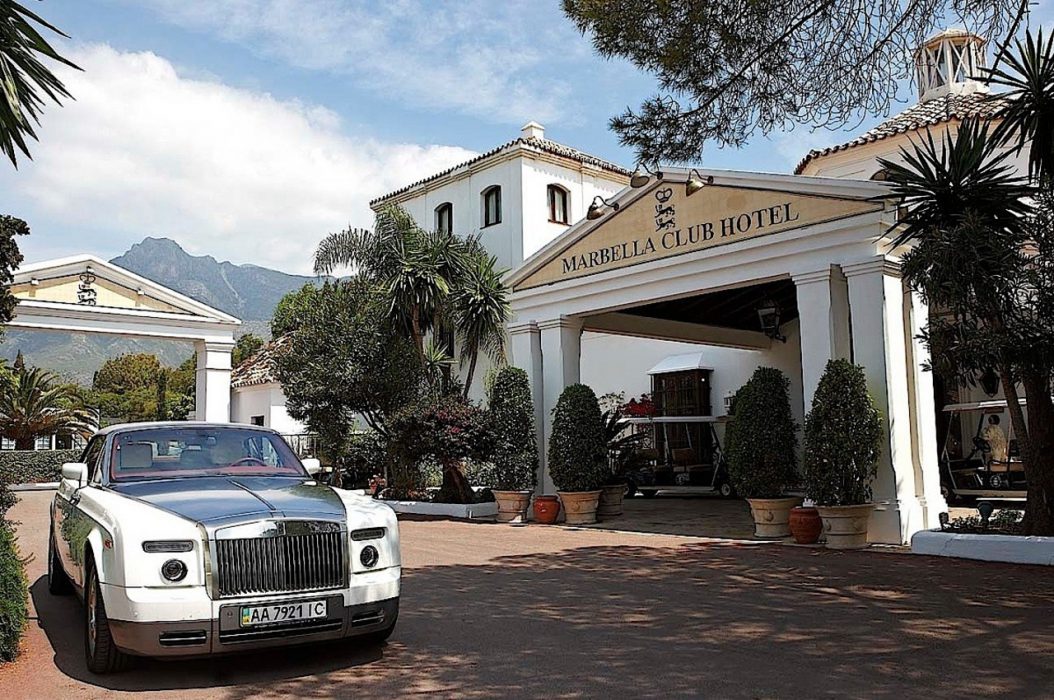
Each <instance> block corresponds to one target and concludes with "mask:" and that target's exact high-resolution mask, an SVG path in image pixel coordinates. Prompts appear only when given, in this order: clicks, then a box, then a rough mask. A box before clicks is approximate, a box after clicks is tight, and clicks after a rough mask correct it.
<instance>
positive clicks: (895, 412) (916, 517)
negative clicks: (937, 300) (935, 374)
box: [842, 257, 924, 544]
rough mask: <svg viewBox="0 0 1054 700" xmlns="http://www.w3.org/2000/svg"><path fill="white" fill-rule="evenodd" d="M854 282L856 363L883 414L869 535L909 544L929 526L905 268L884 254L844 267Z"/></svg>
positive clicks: (852, 305)
mask: <svg viewBox="0 0 1054 700" xmlns="http://www.w3.org/2000/svg"><path fill="white" fill-rule="evenodd" d="M842 270H843V271H844V272H845V276H846V277H847V278H848V280H849V308H850V317H851V323H852V338H853V361H854V362H855V363H856V364H858V365H861V366H863V368H864V373H865V375H866V377H867V388H868V390H869V391H870V392H871V398H872V399H873V400H874V402H875V405H876V406H877V407H878V410H879V413H880V414H881V417H882V433H883V436H884V438H885V439H884V441H883V443H882V454H881V456H880V458H879V462H878V476H877V478H876V479H875V483H874V484H873V485H872V489H873V499H874V501H875V503H876V504H877V505H876V509H875V513H874V515H873V516H872V519H871V528H870V532H869V533H868V539H870V540H871V541H872V542H887V543H893V544H903V543H906V542H908V541H909V540H910V538H911V535H912V534H914V533H915V532H916V531H918V530H920V529H922V528H923V527H924V523H923V517H922V506H921V504H920V503H919V501H918V498H917V496H916V488H915V454H916V449H915V447H916V446H915V445H914V444H913V442H914V441H913V434H914V432H915V426H913V424H912V423H913V421H912V410H911V409H912V401H911V397H910V386H909V384H910V382H909V372H910V370H909V367H908V359H907V358H908V355H909V350H908V339H907V338H906V337H905V316H904V291H903V285H902V282H901V279H900V270H899V266H898V265H897V264H896V263H895V262H892V261H889V260H886V259H885V258H882V257H879V258H875V259H872V260H869V261H866V262H861V263H853V264H850V265H843V266H842Z"/></svg>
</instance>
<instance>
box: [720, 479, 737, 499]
mask: <svg viewBox="0 0 1054 700" xmlns="http://www.w3.org/2000/svg"><path fill="white" fill-rule="evenodd" d="M717 493H718V494H719V495H720V496H721V498H732V497H733V496H735V495H736V490H735V489H734V488H732V484H730V483H729V482H727V481H722V482H721V483H720V484H719V485H718V487H717Z"/></svg>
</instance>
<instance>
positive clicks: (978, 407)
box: [944, 399, 1025, 413]
mask: <svg viewBox="0 0 1054 700" xmlns="http://www.w3.org/2000/svg"><path fill="white" fill-rule="evenodd" d="M1021 403H1022V404H1024V403H1025V400H1024V399H1021ZM1003 408H1006V400H1005V399H995V400H991V401H969V402H967V403H952V404H948V405H947V406H945V407H944V411H945V412H946V413H952V412H955V411H991V410H995V409H1003Z"/></svg>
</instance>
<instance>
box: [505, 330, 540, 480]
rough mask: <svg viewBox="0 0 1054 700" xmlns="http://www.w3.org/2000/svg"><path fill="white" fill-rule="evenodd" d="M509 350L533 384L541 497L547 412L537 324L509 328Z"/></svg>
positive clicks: (517, 364) (515, 364)
mask: <svg viewBox="0 0 1054 700" xmlns="http://www.w3.org/2000/svg"><path fill="white" fill-rule="evenodd" d="M509 337H510V343H509V346H510V350H511V351H512V364H513V365H514V366H515V367H519V368H520V369H522V370H523V371H524V372H526V373H527V380H528V381H529V382H530V384H531V403H532V404H533V406H534V431H535V437H536V439H537V440H538V486H537V491H538V493H544V491H543V490H542V489H543V486H544V483H545V479H544V477H545V472H544V466H543V464H544V463H543V461H542V460H543V458H544V457H543V456H544V454H545V440H544V437H543V435H544V431H545V426H544V415H545V414H544V408H543V402H544V401H545V397H544V395H543V393H542V336H541V333H540V332H539V330H538V324H536V323H535V322H534V321H527V322H523V323H513V324H510V325H509Z"/></svg>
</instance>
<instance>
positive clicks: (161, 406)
mask: <svg viewBox="0 0 1054 700" xmlns="http://www.w3.org/2000/svg"><path fill="white" fill-rule="evenodd" d="M189 362H190V364H189V366H186V365H187V363H184V366H181V367H179V368H171V367H163V366H162V365H161V361H160V360H158V358H157V357H156V356H154V355H151V354H149V353H129V354H126V355H118V356H117V357H111V358H109V359H107V360H106V362H104V363H103V365H102V367H100V368H99V370H98V371H97V372H96V373H95V377H94V378H93V380H92V388H91V391H89V392H87V393H86V395H85V397H84V400H85V402H86V403H87V404H88V405H90V406H91V407H92V408H94V409H95V410H97V411H98V412H99V416H100V422H101V423H102V424H103V425H112V424H114V423H130V422H137V421H150V420H166V419H168V420H183V419H185V418H186V416H187V413H188V412H189V409H191V408H193V406H194V390H195V380H194V362H195V360H194V359H193V358H191V360H190V361H189Z"/></svg>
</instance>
